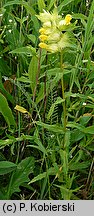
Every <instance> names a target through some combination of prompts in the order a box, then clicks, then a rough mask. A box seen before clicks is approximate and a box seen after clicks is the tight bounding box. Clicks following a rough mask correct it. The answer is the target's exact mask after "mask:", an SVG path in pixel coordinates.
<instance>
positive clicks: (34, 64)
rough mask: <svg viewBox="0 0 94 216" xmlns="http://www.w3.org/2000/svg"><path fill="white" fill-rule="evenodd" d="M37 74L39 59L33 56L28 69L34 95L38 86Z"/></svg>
mask: <svg viewBox="0 0 94 216" xmlns="http://www.w3.org/2000/svg"><path fill="white" fill-rule="evenodd" d="M37 73H38V58H37V57H36V56H33V57H32V59H31V62H30V65H29V69H28V74H29V80H30V85H31V89H32V93H34V89H35V86H36V77H37Z"/></svg>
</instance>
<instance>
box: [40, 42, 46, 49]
mask: <svg viewBox="0 0 94 216" xmlns="http://www.w3.org/2000/svg"><path fill="white" fill-rule="evenodd" d="M39 47H40V48H42V49H47V47H48V45H47V44H46V43H39Z"/></svg>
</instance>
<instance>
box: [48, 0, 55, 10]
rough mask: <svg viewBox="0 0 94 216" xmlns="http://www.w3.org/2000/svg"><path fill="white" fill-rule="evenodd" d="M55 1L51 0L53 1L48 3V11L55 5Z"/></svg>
mask: <svg viewBox="0 0 94 216" xmlns="http://www.w3.org/2000/svg"><path fill="white" fill-rule="evenodd" d="M54 3H55V1H54V0H51V1H50V2H49V5H48V7H47V9H48V11H49V10H50V9H51V8H52V6H53V5H54Z"/></svg>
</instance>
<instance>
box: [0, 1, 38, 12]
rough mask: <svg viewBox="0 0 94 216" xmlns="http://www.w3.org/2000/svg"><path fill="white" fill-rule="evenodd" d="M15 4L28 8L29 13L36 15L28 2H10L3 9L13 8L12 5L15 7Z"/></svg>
mask: <svg viewBox="0 0 94 216" xmlns="http://www.w3.org/2000/svg"><path fill="white" fill-rule="evenodd" d="M14 4H18V5H23V6H24V7H25V8H26V10H27V12H28V13H30V14H33V15H34V14H36V12H35V10H34V9H33V7H30V6H29V4H28V3H27V2H25V1H19V0H15V1H9V2H7V3H6V4H5V5H4V6H3V7H7V6H11V5H14Z"/></svg>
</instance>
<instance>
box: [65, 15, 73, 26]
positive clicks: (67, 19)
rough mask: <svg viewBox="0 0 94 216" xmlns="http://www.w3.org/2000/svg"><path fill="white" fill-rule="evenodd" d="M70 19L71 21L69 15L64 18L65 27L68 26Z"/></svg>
mask: <svg viewBox="0 0 94 216" xmlns="http://www.w3.org/2000/svg"><path fill="white" fill-rule="evenodd" d="M71 19H72V16H71V15H70V14H67V15H66V17H65V22H66V25H69V24H70V21H71Z"/></svg>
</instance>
